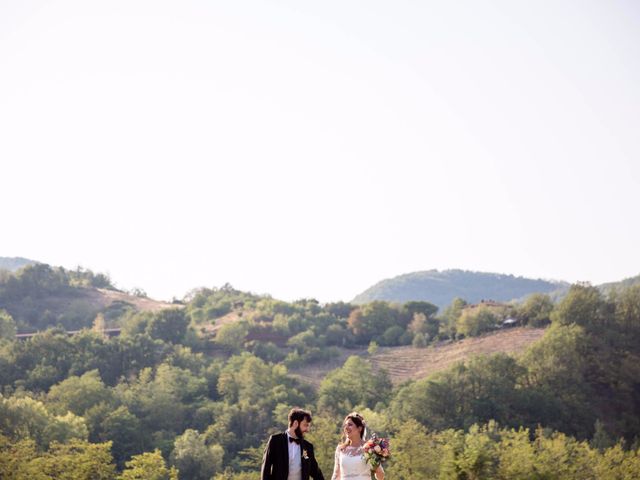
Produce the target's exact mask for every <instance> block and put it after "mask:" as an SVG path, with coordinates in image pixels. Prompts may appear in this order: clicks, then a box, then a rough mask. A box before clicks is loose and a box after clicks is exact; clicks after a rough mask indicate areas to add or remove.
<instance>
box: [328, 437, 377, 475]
mask: <svg viewBox="0 0 640 480" xmlns="http://www.w3.org/2000/svg"><path fill="white" fill-rule="evenodd" d="M331 480H371V470H370V469H369V465H367V464H366V463H365V461H364V456H363V455H362V447H361V446H360V447H349V446H347V447H344V449H343V448H341V447H340V445H338V448H336V456H335V464H334V467H333V475H332V477H331Z"/></svg>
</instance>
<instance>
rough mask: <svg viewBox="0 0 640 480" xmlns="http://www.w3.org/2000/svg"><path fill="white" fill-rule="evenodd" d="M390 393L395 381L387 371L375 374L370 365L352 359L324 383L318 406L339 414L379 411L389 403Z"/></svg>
mask: <svg viewBox="0 0 640 480" xmlns="http://www.w3.org/2000/svg"><path fill="white" fill-rule="evenodd" d="M390 394H391V381H390V380H389V377H388V376H387V375H386V373H385V372H384V371H381V372H375V371H374V370H373V368H372V367H371V364H370V363H369V362H367V361H366V360H363V359H362V358H360V357H356V356H351V357H349V358H348V359H347V361H346V362H345V364H344V365H343V366H342V367H341V368H338V369H336V370H334V371H333V372H331V373H330V374H329V375H327V377H326V378H325V379H324V380H323V381H322V383H321V384H320V390H319V392H318V407H319V408H320V409H323V410H327V411H329V412H334V413H336V414H339V413H342V412H349V411H351V410H353V409H354V408H356V407H369V408H375V407H377V406H379V405H380V406H382V405H384V404H385V403H386V402H388V400H389V396H390Z"/></svg>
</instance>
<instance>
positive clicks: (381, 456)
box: [362, 433, 391, 472]
mask: <svg viewBox="0 0 640 480" xmlns="http://www.w3.org/2000/svg"><path fill="white" fill-rule="evenodd" d="M362 449H363V451H364V461H365V462H366V463H367V464H368V465H369V467H370V468H371V471H372V472H373V471H375V470H376V469H377V468H378V467H379V466H380V465H381V464H382V463H384V462H386V461H387V460H389V456H391V449H390V446H389V440H387V439H386V438H378V436H377V435H376V434H375V433H374V434H373V435H372V436H371V438H370V439H369V440H367V441H366V442H365V444H364V446H363V447H362Z"/></svg>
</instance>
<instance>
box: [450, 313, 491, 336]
mask: <svg viewBox="0 0 640 480" xmlns="http://www.w3.org/2000/svg"><path fill="white" fill-rule="evenodd" d="M497 325H498V317H497V316H496V315H495V314H494V313H493V312H492V311H491V310H490V309H489V308H487V307H484V306H481V307H477V308H468V309H465V310H463V311H462V314H461V315H460V317H459V318H458V321H457V322H456V331H457V332H458V334H459V335H465V336H467V337H476V336H478V335H480V334H482V333H485V332H489V331H491V330H493V329H494V328H496V327H497Z"/></svg>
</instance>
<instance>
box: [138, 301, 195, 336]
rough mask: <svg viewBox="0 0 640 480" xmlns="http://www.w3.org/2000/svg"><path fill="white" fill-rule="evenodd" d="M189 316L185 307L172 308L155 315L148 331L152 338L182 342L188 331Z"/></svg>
mask: <svg viewBox="0 0 640 480" xmlns="http://www.w3.org/2000/svg"><path fill="white" fill-rule="evenodd" d="M188 326H189V318H188V317H187V316H186V315H185V312H184V310H183V309H180V308H170V309H166V310H161V311H160V312H158V313H156V314H154V315H153V318H152V319H151V321H150V322H149V324H148V325H147V333H148V334H149V336H150V337H151V338H157V339H159V340H162V341H164V342H169V343H180V342H181V341H182V340H183V339H184V336H185V335H186V333H187V327H188Z"/></svg>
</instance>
